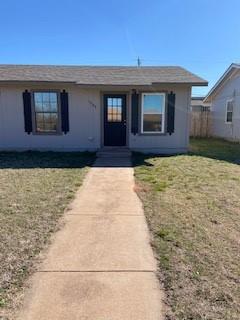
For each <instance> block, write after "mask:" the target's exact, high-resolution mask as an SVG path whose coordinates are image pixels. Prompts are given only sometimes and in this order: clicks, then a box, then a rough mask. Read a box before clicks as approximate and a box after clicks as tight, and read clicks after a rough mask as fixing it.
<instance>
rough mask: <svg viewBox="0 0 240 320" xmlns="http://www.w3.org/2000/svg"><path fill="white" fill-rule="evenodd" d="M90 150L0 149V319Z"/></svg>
mask: <svg viewBox="0 0 240 320" xmlns="http://www.w3.org/2000/svg"><path fill="white" fill-rule="evenodd" d="M93 159H94V155H93V154H90V153H40V152H25V153H0V185H1V189H0V261H1V263H0V318H1V315H2V317H3V315H5V316H6V315H7V314H8V312H10V310H11V309H14V307H15V305H16V304H17V302H18V295H19V293H20V292H21V288H22V287H23V285H24V281H25V280H26V279H27V277H28V275H29V274H30V273H31V272H32V271H33V269H34V263H35V262H36V258H37V256H38V254H39V253H40V251H41V250H42V249H43V248H44V247H45V246H46V245H47V243H48V241H49V237H50V234H51V233H52V232H54V231H56V230H57V228H58V220H59V218H60V217H61V216H62V214H63V212H64V209H65V207H66V206H67V204H68V203H69V202H70V201H71V199H72V198H73V196H74V193H75V191H76V190H77V189H78V188H79V187H80V185H81V183H82V181H83V178H84V175H85V173H86V171H87V167H88V165H90V164H91V163H92V161H93Z"/></svg>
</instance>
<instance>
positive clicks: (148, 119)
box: [143, 114, 162, 132]
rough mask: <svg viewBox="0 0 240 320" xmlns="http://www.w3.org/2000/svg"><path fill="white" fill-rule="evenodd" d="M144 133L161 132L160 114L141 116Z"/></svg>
mask: <svg viewBox="0 0 240 320" xmlns="http://www.w3.org/2000/svg"><path fill="white" fill-rule="evenodd" d="M143 131H144V132H161V131H162V114H144V115H143Z"/></svg>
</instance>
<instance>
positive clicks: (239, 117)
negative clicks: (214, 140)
mask: <svg viewBox="0 0 240 320" xmlns="http://www.w3.org/2000/svg"><path fill="white" fill-rule="evenodd" d="M228 99H233V103H234V107H233V108H234V110H233V122H232V123H226V103H227V100H228ZM212 132H213V135H214V136H216V137H221V138H226V139H230V140H237V141H239V140H240V74H239V73H238V75H236V76H235V77H234V78H232V79H229V80H228V81H227V82H226V83H225V84H224V85H223V86H222V87H221V88H220V90H219V91H218V93H217V94H216V96H215V97H214V98H213V100H212Z"/></svg>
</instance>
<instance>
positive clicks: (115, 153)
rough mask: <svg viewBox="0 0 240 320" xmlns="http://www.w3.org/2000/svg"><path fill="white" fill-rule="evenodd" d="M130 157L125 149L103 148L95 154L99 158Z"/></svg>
mask: <svg viewBox="0 0 240 320" xmlns="http://www.w3.org/2000/svg"><path fill="white" fill-rule="evenodd" d="M131 155H132V152H131V151H130V150H129V149H127V148H103V149H101V150H99V151H98V152H97V157H99V158H130V157H131Z"/></svg>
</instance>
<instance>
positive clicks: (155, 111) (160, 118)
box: [142, 93, 165, 133]
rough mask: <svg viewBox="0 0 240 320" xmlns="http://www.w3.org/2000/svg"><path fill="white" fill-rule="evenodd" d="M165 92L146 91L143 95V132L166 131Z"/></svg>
mask: <svg viewBox="0 0 240 320" xmlns="http://www.w3.org/2000/svg"><path fill="white" fill-rule="evenodd" d="M164 114H165V94H163V93H155V94H152V93H144V94H143V95H142V132H143V133H145V132H146V133H149V132H150V133H151V132H153V133H155V132H156V133H161V132H163V131H164Z"/></svg>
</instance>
